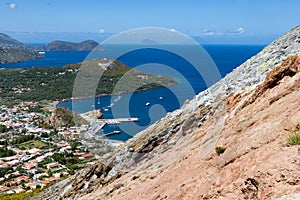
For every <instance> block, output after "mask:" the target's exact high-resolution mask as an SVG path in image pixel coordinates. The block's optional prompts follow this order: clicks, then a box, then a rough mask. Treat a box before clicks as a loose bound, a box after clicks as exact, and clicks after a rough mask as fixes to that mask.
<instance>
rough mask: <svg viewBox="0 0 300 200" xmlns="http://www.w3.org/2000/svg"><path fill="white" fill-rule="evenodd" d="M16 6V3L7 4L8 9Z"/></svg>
mask: <svg viewBox="0 0 300 200" xmlns="http://www.w3.org/2000/svg"><path fill="white" fill-rule="evenodd" d="M16 7H17V4H15V3H11V4H9V8H10V9H15V8H16Z"/></svg>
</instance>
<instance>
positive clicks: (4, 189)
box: [0, 186, 9, 193]
mask: <svg viewBox="0 0 300 200" xmlns="http://www.w3.org/2000/svg"><path fill="white" fill-rule="evenodd" d="M8 190H9V188H8V187H6V186H0V193H2V192H6V191H8Z"/></svg>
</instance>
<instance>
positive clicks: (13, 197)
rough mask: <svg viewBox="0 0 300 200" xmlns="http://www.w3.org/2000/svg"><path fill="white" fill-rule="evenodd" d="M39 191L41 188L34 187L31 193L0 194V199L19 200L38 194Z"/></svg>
mask: <svg viewBox="0 0 300 200" xmlns="http://www.w3.org/2000/svg"><path fill="white" fill-rule="evenodd" d="M40 191H42V189H41V188H39V189H35V190H34V191H33V192H31V193H25V192H23V193H19V194H0V199H2V200H21V199H25V198H29V197H33V196H34V195H36V194H38V193H39V192H40Z"/></svg>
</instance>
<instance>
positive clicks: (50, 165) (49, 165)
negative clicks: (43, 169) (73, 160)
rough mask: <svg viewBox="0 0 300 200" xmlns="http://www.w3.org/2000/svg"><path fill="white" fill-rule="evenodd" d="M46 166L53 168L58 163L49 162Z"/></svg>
mask: <svg viewBox="0 0 300 200" xmlns="http://www.w3.org/2000/svg"><path fill="white" fill-rule="evenodd" d="M46 166H47V169H53V168H55V167H58V166H59V165H58V163H49V164H47V165H46Z"/></svg>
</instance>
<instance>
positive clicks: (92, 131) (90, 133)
mask: <svg viewBox="0 0 300 200" xmlns="http://www.w3.org/2000/svg"><path fill="white" fill-rule="evenodd" d="M138 121H139V118H136V117H133V118H117V119H98V120H94V121H93V122H91V125H90V128H89V129H88V130H87V131H86V132H85V134H84V137H85V138H86V139H92V138H96V136H97V133H99V132H101V131H102V129H103V127H104V126H105V125H107V124H108V125H114V124H120V123H123V122H138ZM120 133H121V132H120V131H112V132H110V133H106V134H103V135H100V136H98V137H97V139H103V138H105V137H106V136H110V135H115V134H120Z"/></svg>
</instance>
